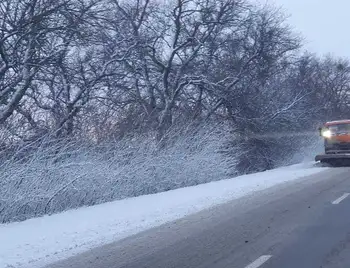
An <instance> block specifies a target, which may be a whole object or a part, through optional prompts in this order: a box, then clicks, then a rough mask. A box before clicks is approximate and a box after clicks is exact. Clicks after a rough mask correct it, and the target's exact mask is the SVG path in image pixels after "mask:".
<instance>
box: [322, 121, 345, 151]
mask: <svg viewBox="0 0 350 268" xmlns="http://www.w3.org/2000/svg"><path fill="white" fill-rule="evenodd" d="M320 134H321V136H322V137H323V138H324V148H325V153H326V154H337V153H350V120H339V121H330V122H327V123H325V124H324V126H323V127H322V128H321V129H320Z"/></svg>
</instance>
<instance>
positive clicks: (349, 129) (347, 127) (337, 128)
mask: <svg viewBox="0 0 350 268" xmlns="http://www.w3.org/2000/svg"><path fill="white" fill-rule="evenodd" d="M328 128H329V130H331V131H332V132H333V133H339V132H346V133H350V124H339V125H332V126H329V127H328Z"/></svg>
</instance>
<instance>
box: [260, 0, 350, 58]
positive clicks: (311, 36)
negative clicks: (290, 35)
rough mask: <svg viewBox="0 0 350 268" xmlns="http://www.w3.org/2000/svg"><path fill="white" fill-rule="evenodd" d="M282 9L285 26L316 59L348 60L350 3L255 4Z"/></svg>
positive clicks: (287, 0)
mask: <svg viewBox="0 0 350 268" xmlns="http://www.w3.org/2000/svg"><path fill="white" fill-rule="evenodd" d="M257 1H260V2H262V3H266V2H267V3H274V4H275V5H276V6H282V7H283V10H284V11H286V13H287V15H290V17H289V19H288V22H289V23H290V24H291V25H292V26H293V28H294V29H295V30H296V31H297V32H300V33H301V34H302V35H303V37H304V38H305V39H306V42H307V44H306V48H307V49H308V50H310V51H312V52H316V53H318V54H320V55H322V54H326V53H331V54H333V55H335V56H342V57H348V58H349V59H350V0H333V1H330V0H257Z"/></svg>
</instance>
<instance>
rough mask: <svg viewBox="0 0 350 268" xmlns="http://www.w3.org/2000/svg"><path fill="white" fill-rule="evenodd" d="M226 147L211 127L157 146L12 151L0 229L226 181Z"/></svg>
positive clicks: (46, 143) (68, 145) (147, 140)
mask: <svg viewBox="0 0 350 268" xmlns="http://www.w3.org/2000/svg"><path fill="white" fill-rule="evenodd" d="M226 140H227V135H226V132H225V131H224V130H223V129H222V128H217V127H215V128H213V127H212V128H210V129H209V128H204V129H191V130H187V131H185V133H183V132H182V133H176V132H175V131H174V132H173V133H170V134H169V135H168V137H167V141H166V142H164V144H163V145H162V146H160V143H159V142H157V141H156V140H155V139H153V138H152V137H151V136H138V137H131V138H125V139H124V140H122V141H118V142H106V143H104V144H99V145H94V144H87V143H82V142H77V141H70V142H68V141H57V140H52V139H50V138H46V139H41V140H39V141H35V142H33V143H31V144H28V145H26V146H23V145H22V146H19V147H18V148H17V149H16V150H14V152H13V153H12V154H10V155H11V157H9V155H8V156H7V160H6V161H3V164H1V166H0V169H1V177H0V222H2V223H5V222H11V221H22V220H25V219H28V218H32V217H36V216H41V215H44V214H51V213H57V212H61V211H64V210H67V209H73V208H78V207H81V206H91V205H95V204H99V203H103V202H108V201H112V200H117V199H122V198H126V197H134V196H139V195H144V194H153V193H157V192H162V191H168V190H172V189H176V188H179V187H185V186H191V185H196V184H200V183H206V182H210V181H215V180H220V179H224V178H227V176H229V175H231V174H229V171H230V170H232V167H234V165H235V161H234V159H233V158H231V157H227V155H225V149H224V147H223V144H225V141H226ZM19 148H20V149H19ZM2 157H4V156H2Z"/></svg>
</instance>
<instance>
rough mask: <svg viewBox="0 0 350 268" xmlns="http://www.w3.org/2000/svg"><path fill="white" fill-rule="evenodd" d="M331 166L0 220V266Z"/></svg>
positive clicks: (61, 252)
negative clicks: (13, 220) (16, 220)
mask: <svg viewBox="0 0 350 268" xmlns="http://www.w3.org/2000/svg"><path fill="white" fill-rule="evenodd" d="M323 170H325V168H320V167H314V166H313V164H312V163H306V164H299V165H294V166H290V167H284V168H279V169H275V170H271V171H266V172H262V173H256V174H252V175H245V176H240V177H236V178H233V179H229V180H222V181H216V182H211V183H207V184H201V185H198V186H193V187H187V188H181V189H177V190H173V191H168V192H163V193H158V194H153V195H145V196H139V197H135V198H128V199H124V200H118V201H114V202H110V203H105V204H101V205H96V206H93V207H85V208H81V209H77V210H71V211H67V212H64V213H60V214H56V215H52V216H44V217H40V218H35V219H30V220H27V221H24V222H19V223H11V224H6V225H0V268H3V267H6V268H10V267H31V268H34V267H41V266H43V265H45V264H48V263H50V262H54V261H56V260H58V259H62V258H67V257H69V256H72V255H74V254H77V253H80V252H83V251H85V250H88V249H90V248H93V247H96V246H99V245H103V244H106V243H109V242H113V241H116V240H118V239H122V238H125V237H126V236H129V235H132V234H135V233H137V232H140V231H143V230H146V229H148V228H151V227H155V226H159V225H161V224H163V223H166V222H169V221H172V220H175V219H178V218H181V217H184V216H186V215H189V214H192V213H195V212H198V211H200V210H202V209H205V208H208V207H210V206H213V205H217V204H220V203H224V202H227V201H229V200H232V199H236V198H239V197H242V196H244V195H246V194H249V193H251V192H254V191H258V190H263V189H266V188H268V187H271V186H274V185H276V184H279V183H283V182H287V181H291V180H295V179H299V178H301V177H304V176H308V175H312V174H315V173H318V172H321V171H323Z"/></svg>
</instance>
